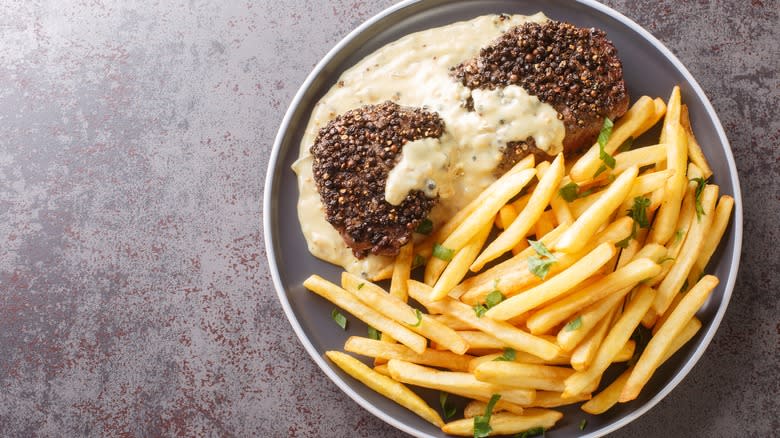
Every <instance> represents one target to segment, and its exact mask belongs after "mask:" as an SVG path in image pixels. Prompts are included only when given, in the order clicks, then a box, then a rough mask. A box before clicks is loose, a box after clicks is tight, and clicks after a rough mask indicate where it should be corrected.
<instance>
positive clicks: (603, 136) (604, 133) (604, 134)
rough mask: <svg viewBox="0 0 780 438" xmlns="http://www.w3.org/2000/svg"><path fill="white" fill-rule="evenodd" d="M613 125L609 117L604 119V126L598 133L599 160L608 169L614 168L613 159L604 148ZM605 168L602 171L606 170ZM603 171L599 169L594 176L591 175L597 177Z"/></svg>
mask: <svg viewBox="0 0 780 438" xmlns="http://www.w3.org/2000/svg"><path fill="white" fill-rule="evenodd" d="M613 126H614V124H613V123H612V120H610V119H609V117H605V118H604V125H602V127H601V132H599V139H598V142H599V158H600V159H601V161H602V162H604V166H606V167H609V168H610V169H614V168H615V157H613V156H612V155H610V154H609V153H608V152H607V151H606V149H605V147H606V146H607V142H608V141H609V137H610V136H611V135H612V127H613ZM606 167H605V169H604V170H607V169H606ZM604 170H601V168H599V171H597V172H596V175H593V176H594V177H596V176H598V175H599V174H600V173H601V172H603V171H604Z"/></svg>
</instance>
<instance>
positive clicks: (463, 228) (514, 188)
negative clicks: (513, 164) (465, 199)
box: [442, 169, 536, 251]
mask: <svg viewBox="0 0 780 438" xmlns="http://www.w3.org/2000/svg"><path fill="white" fill-rule="evenodd" d="M534 176H536V169H526V170H523V171H521V172H518V173H517V174H515V175H513V177H512V178H510V179H509V180H507V182H506V184H504V185H500V186H497V187H494V189H493V190H494V191H493V192H491V193H490V194H489V195H488V196H487V197H486V198H485V200H484V201H483V203H482V204H480V205H479V206H477V208H476V209H475V210H474V211H473V212H472V213H471V214H470V215H469V216H468V217H467V218H466V219H465V220H464V221H463V222H462V223H461V224H460V226H458V227H457V228H456V229H455V230H453V231H452V234H450V235H449V236H448V237H447V239H445V240H444V242H443V243H442V246H444V247H445V248H448V249H451V250H455V251H458V250H460V249H461V248H463V247H464V246H465V245H466V243H468V241H469V240H471V238H472V237H474V235H476V234H477V233H479V232H480V231H481V230H482V229H484V227H485V226H486V225H488V224H490V223H491V222H492V221H493V217H494V216H495V215H496V213H498V210H500V209H501V207H502V206H503V205H504V204H506V203H507V201H509V200H510V199H511V198H512V197H514V196H515V195H517V194H518V193H519V192H520V190H522V189H523V187H525V186H526V185H527V184H528V183H529V182H530V181H531V179H532V178H533V177H534ZM491 187H492V186H491ZM518 217H519V216H518ZM510 228H511V226H510ZM505 232H506V231H505Z"/></svg>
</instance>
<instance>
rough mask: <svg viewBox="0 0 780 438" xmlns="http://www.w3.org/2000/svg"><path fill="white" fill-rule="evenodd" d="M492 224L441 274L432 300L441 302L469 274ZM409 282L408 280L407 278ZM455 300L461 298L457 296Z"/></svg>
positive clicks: (434, 288) (478, 234)
mask: <svg viewBox="0 0 780 438" xmlns="http://www.w3.org/2000/svg"><path fill="white" fill-rule="evenodd" d="M491 228H492V224H490V223H488V224H487V225H485V227H484V228H483V229H482V230H481V231H480V232H479V233H477V234H476V235H475V236H474V237H473V238H472V239H471V240H470V241H469V243H468V244H466V246H465V247H463V249H461V250H460V251H458V253H457V254H455V256H454V257H453V258H452V260H451V261H450V263H449V264H448V265H447V267H446V268H445V269H444V272H442V273H441V276H440V277H439V279H438V280H437V281H436V284H435V285H434V286H433V292H432V293H431V299H432V300H434V301H435V300H440V299H442V298H444V297H445V296H447V294H448V293H449V292H450V291H451V290H452V288H454V287H455V286H457V284H458V283H460V281H461V280H463V277H464V276H465V275H466V273H468V272H469V266H471V263H472V262H474V259H476V258H477V256H478V255H479V252H480V251H481V250H482V245H484V244H485V241H486V240H487V238H488V234H490V229H491ZM407 280H408V278H407ZM453 298H459V296H458V295H457V294H456V295H455V296H453Z"/></svg>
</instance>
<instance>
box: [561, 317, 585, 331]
mask: <svg viewBox="0 0 780 438" xmlns="http://www.w3.org/2000/svg"><path fill="white" fill-rule="evenodd" d="M580 327H582V316H578V317H576V318H574V319H573V320H571V321H569V323H568V324H566V327H564V328H565V329H566V331H567V332H572V331H574V330H577V329H578V328H580Z"/></svg>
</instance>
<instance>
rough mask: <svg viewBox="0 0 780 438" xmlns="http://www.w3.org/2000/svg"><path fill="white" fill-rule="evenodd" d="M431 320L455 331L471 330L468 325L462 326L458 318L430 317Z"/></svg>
mask: <svg viewBox="0 0 780 438" xmlns="http://www.w3.org/2000/svg"><path fill="white" fill-rule="evenodd" d="M431 318H433V319H435V320H436V321H439V322H440V323H442V324H444V325H446V326H447V327H449V328H451V329H453V330H455V331H460V330H471V326H470V325H468V324H464V323H463V321H461V320H459V319H458V318H455V317H454V316H452V315H431Z"/></svg>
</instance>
